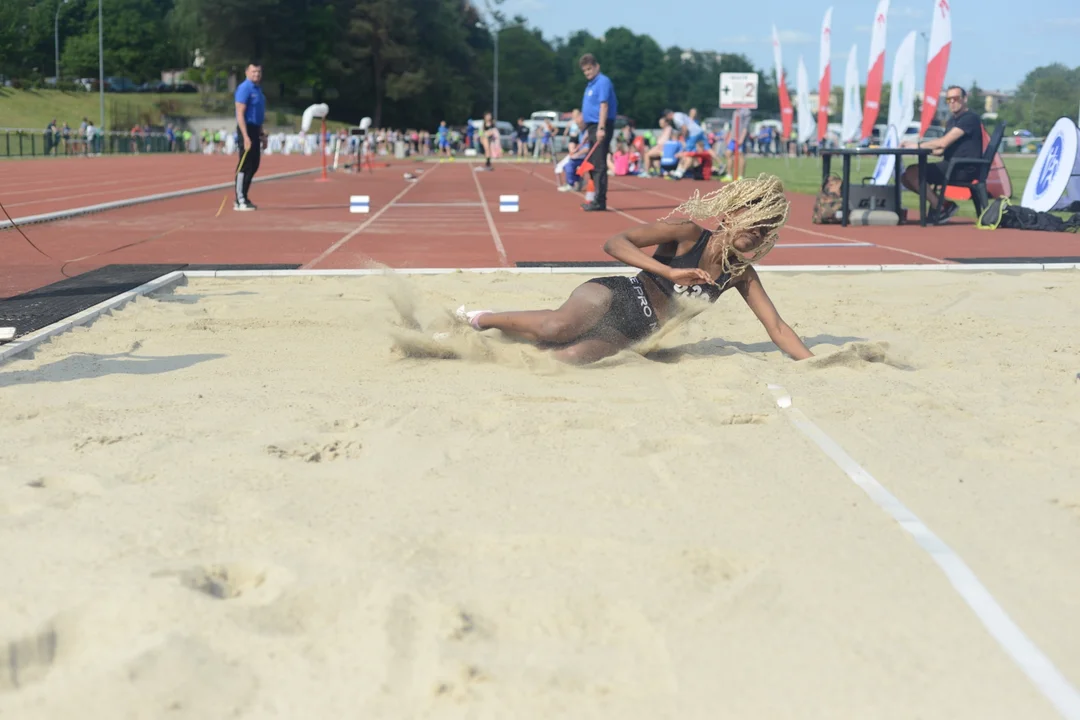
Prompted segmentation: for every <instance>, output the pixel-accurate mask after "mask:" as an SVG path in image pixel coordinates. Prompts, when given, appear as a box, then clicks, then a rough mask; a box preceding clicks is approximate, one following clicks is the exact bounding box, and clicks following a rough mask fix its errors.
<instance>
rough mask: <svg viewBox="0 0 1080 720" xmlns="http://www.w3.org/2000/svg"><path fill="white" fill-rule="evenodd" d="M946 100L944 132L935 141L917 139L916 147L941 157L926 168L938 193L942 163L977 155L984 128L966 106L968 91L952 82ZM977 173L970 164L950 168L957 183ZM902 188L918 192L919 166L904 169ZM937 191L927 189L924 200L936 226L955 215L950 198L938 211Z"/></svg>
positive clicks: (941, 184) (942, 182) (928, 179)
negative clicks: (941, 160)
mask: <svg viewBox="0 0 1080 720" xmlns="http://www.w3.org/2000/svg"><path fill="white" fill-rule="evenodd" d="M945 102H947V103H948V104H949V110H951V111H952V117H950V118H949V122H948V123H946V125H945V135H944V136H943V137H940V138H937V139H935V140H920V141H919V145H918V146H919V147H921V148H928V149H930V150H933V151H934V154H935V155H941V156H942V157H944V162H937V163H931V164H930V165H929V166H928V167H927V168H926V182H927V185H930V186H933V187H935V188H937V192H944V191H945V188H944V186H945V171H944V170H943V169H942V166H943V165H946V164H948V162H949V160H951V159H953V158H972V159H975V158H980V157H982V153H983V146H982V142H983V128H982V121H981V120H979V116H978V115H976V114H975V113H973V112H972V111H971V110H969V109H968V104H967V91H966V90H964V88H962V87H958V86H956V85H953V86H952V87H950V88H949V89H948V90H946V91H945ZM977 173H978V169H977V167H975V166H973V165H958V166H957V167H956V168H955V169H953V174H952V180H954V181H956V182H965V183H966V182H971V181H972V180H974V179H975V176H976V174H977ZM903 182H904V187H906V188H907V189H908V190H911V191H912V192H918V191H919V166H918V165H911V166H909V167H908V168H907V169H906V170H904V175H903ZM937 192H935V191H933V190H931V189H930V188H929V187H928V188H927V189H926V199H927V201H928V202H929V204H930V207H931V208H934V209H933V210H931V211H930V214H929V216H928V218H927V219H928V220H929V221H930V222H933V223H935V224H937V225H941V224H943V223H945V222H946V221H947V220H948V219H949V218H951V217H952V216H953V215H954V214H956V210H957V205H956V203H954V202H952V201H951V200H949V201H946V202H945V204H944V205H943V206H942V208H941V211H940V212H939V211H938V210H937V207H938V195H937Z"/></svg>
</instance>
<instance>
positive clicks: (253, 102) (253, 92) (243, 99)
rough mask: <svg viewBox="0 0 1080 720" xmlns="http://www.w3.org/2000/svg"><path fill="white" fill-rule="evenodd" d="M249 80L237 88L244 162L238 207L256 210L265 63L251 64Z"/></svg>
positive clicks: (238, 185)
mask: <svg viewBox="0 0 1080 720" xmlns="http://www.w3.org/2000/svg"><path fill="white" fill-rule="evenodd" d="M245 74H246V75H247V80H245V81H244V82H242V83H240V86H239V87H238V88H236V95H235V96H234V98H233V99H234V100H235V101H236V145H237V149H238V150H239V151H240V164H239V165H238V166H237V168H236V206H235V207H234V208H233V209H234V210H254V209H255V205H254V204H253V203H252V202H251V199H250V198H249V197H248V189H249V188H250V187H251V179H252V178H253V177H255V173H256V172H258V170H259V155H260V152H261V150H262V144H263V141H264V140H265V136H264V135H263V131H262V126H263V120H264V119H265V117H266V96H264V95H263V92H262V88H261V87H260V86H259V84H260V83H261V82H262V66H261V65H258V64H256V63H251V64H250V65H248V66H247V72H246V73H245Z"/></svg>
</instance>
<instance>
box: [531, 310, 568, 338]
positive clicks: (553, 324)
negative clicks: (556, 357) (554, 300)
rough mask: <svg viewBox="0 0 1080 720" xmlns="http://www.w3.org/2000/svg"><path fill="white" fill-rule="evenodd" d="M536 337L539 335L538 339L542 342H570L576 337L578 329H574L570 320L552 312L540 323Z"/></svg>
mask: <svg viewBox="0 0 1080 720" xmlns="http://www.w3.org/2000/svg"><path fill="white" fill-rule="evenodd" d="M537 335H539V339H540V340H542V341H543V342H548V343H565V342H570V341H571V340H573V339H574V338H575V337H577V336H578V329H577V328H576V327H575V324H574V322H573V321H572V319H570V318H567V317H566V316H565V315H563V314H561V313H559V312H556V311H554V310H552V311H551V312H550V313H549V314H548V315H546V316H545V317H544V319H543V320H542V321H541V322H540V327H539V328H537Z"/></svg>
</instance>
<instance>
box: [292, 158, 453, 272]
mask: <svg viewBox="0 0 1080 720" xmlns="http://www.w3.org/2000/svg"><path fill="white" fill-rule="evenodd" d="M437 169H438V166H435V167H433V168H431V170H430V171H428V172H426V173H424V174H423V175H421V176H420V177H419V178H417V180H416V182H411V183H409V184H407V185H406V186H405V187H404V188H402V189H401V192H399V193H398V194H397V195H395V196H394V197H392V198H391V199H390V202H388V203H386V204H385V205H383V206H382V207H381V208H379V209H378V210H376V211H375V213H374V214H373V215H372V216H371V217H369V218H368V219H367V220H365V221H364V222H362V223H360V224H359V225H358V226H357V227H356V228H354V229H353V230H352V231H350V232H349V234H348V235H346V236H345V237H343V238H341V239H340V240H338V241H337V242H335V243H334V244H333V245H331V246H330V247H328V248H326V249H325V250H323V251H322V252H321V253H320V254H319V256H318V257H316V258H315V259H314V260H312V261H310V262H308V263H306V264H304V265H301V266H300V269H301V270H310V269H312V268H313V267H315V266H316V265H318V264H319V263H321V262H322V261H323V260H325V259H326V258H328V257H329V256H330V255H331V254H333V253H334V252H335V251H336V250H337V249H338V248H340V247H341V246H342V245H344V244H345V243H347V242H349V241H350V240H352V239H353V238H354V237H356V236H357V235H359V234H360V233H362V232H364V229H365V228H367V227H368V226H369V225H371V224H372V223H373V222H375V221H376V220H378V219H379V217H380V216H381V215H382V214H383V213H384V212H386V211H387V210H389V209H390V208H391V207H393V206H394V203H396V202H397V201H398V200H400V199H401V198H403V197H405V194H406V193H407V192H409V191H410V190H412V189H413V188H414V187H416V186H417V185H419V184H420V183H422V182H424V178H428V177H431V175H432V173H434V172H435V171H436V170H437Z"/></svg>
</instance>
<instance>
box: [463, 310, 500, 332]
mask: <svg viewBox="0 0 1080 720" xmlns="http://www.w3.org/2000/svg"><path fill="white" fill-rule="evenodd" d="M492 312H494V311H493V310H466V309H465V306H464V305H462V306H461V307H459V308H458V309H457V310H455V311H454V317H456V318H457V319H458V320H459V321H460V322H463V323H469V325H471V326H472V328H473V329H474V330H479V329H480V328H479V327H477V325H476V320H477V318H479V317H480V316H481V315H490V314H491V313H492Z"/></svg>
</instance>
